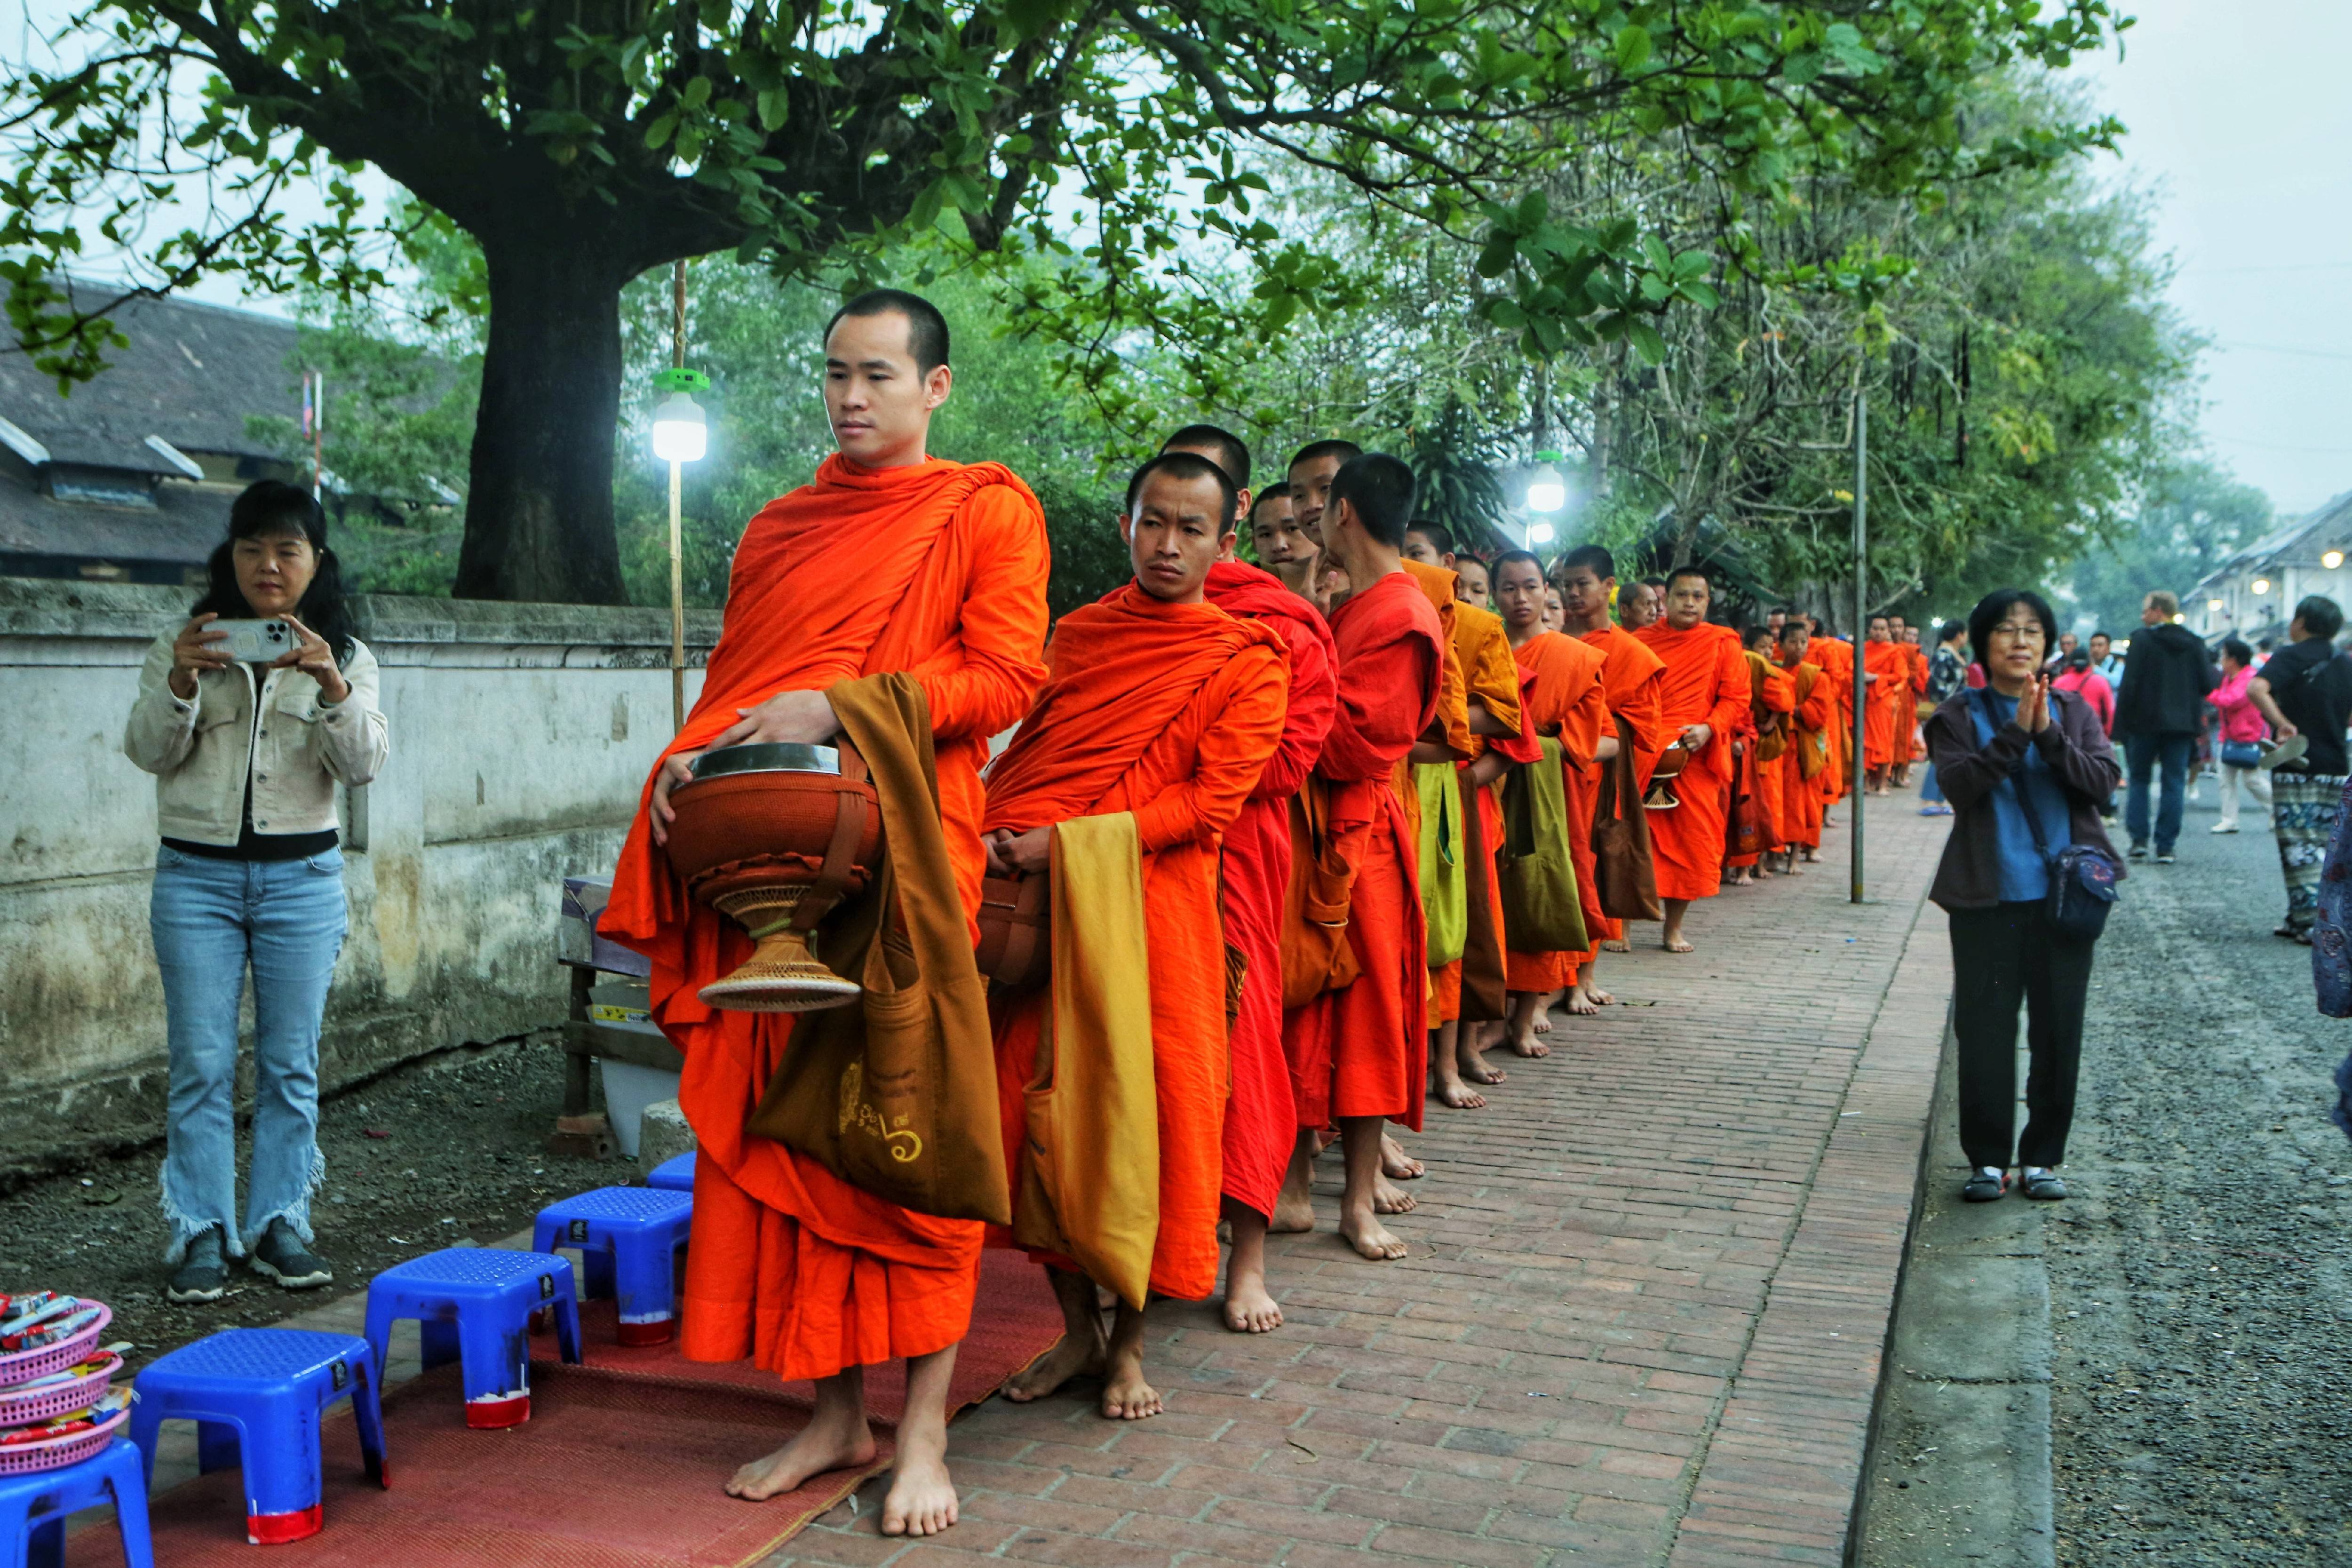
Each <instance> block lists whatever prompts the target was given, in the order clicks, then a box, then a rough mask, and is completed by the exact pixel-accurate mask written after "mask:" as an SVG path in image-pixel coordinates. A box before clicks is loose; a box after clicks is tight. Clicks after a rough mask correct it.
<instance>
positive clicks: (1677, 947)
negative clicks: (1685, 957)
mask: <svg viewBox="0 0 2352 1568" xmlns="http://www.w3.org/2000/svg"><path fill="white" fill-rule="evenodd" d="M1659 945H1660V946H1661V947H1664V949H1665V950H1666V951H1667V952H1697V951H1698V949H1696V948H1695V947H1693V946H1692V945H1691V944H1690V942H1689V941H1688V940H1687V939H1685V938H1683V937H1679V936H1670V937H1668V938H1666V939H1665V941H1664V942H1661V943H1659Z"/></svg>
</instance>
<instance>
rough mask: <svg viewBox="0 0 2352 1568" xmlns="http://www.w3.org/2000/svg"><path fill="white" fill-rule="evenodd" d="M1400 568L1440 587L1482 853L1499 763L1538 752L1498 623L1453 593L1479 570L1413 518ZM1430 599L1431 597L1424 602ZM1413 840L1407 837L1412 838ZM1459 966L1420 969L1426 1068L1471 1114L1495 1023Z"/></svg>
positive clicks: (1494, 1074)
mask: <svg viewBox="0 0 2352 1568" xmlns="http://www.w3.org/2000/svg"><path fill="white" fill-rule="evenodd" d="M1402 564H1403V566H1404V569H1405V570H1406V571H1408V572H1412V573H1413V574H1415V575H1416V576H1418V577H1420V578H1421V579H1422V581H1423V586H1424V587H1425V588H1426V587H1428V586H1430V585H1431V583H1432V581H1433V574H1445V577H1446V580H1445V581H1444V583H1443V584H1442V586H1443V588H1444V593H1445V596H1446V598H1447V599H1448V600H1449V602H1450V604H1451V608H1452V625H1451V626H1450V628H1449V629H1450V631H1451V633H1452V637H1453V655H1454V664H1455V665H1456V666H1457V667H1458V668H1460V669H1461V671H1462V678H1463V685H1464V697H1465V703H1464V706H1465V714H1466V717H1467V720H1468V726H1469V731H1470V747H1471V752H1470V755H1469V756H1468V757H1466V758H1464V759H1460V760H1457V761H1456V762H1455V763H1454V768H1455V771H1456V772H1457V773H1459V774H1460V779H1459V783H1460V785H1461V791H1462V808H1463V810H1464V811H1465V813H1468V812H1472V811H1475V812H1476V813H1478V821H1479V825H1480V827H1481V829H1482V831H1481V835H1480V837H1481V841H1482V842H1483V843H1485V844H1486V847H1487V848H1488V849H1489V851H1491V850H1492V849H1493V847H1494V846H1495V845H1496V844H1497V843H1499V842H1500V841H1501V837H1502V832H1503V807H1502V803H1501V802H1500V801H1499V800H1498V799H1497V798H1496V795H1495V790H1494V784H1495V782H1496V780H1497V779H1499V778H1500V777H1501V776H1502V773H1503V769H1504V767H1505V766H1506V764H1507V763H1514V762H1517V763H1531V762H1533V761H1535V760H1536V759H1537V758H1538V756H1540V755H1541V754H1542V753H1541V752H1540V750H1539V749H1538V747H1537V746H1536V744H1535V742H1534V740H1533V738H1532V737H1531V736H1527V735H1524V734H1523V733H1522V730H1523V725H1522V721H1521V715H1520V698H1519V689H1520V684H1521V681H1520V672H1519V667H1518V664H1517V661H1516V660H1514V659H1513V658H1512V657H1511V644H1510V639H1509V637H1507V635H1506V634H1505V631H1504V627H1503V621H1502V617H1501V616H1497V615H1496V614H1494V613H1493V612H1492V611H1490V610H1487V609H1484V608H1482V607H1480V606H1478V605H1473V604H1470V603H1468V602H1467V601H1466V600H1465V599H1464V598H1463V597H1462V596H1461V593H1462V588H1463V585H1464V584H1466V583H1467V582H1468V581H1469V578H1468V574H1467V573H1466V572H1465V571H1464V570H1463V569H1464V568H1465V567H1477V568H1478V571H1479V572H1480V573H1481V574H1484V572H1485V570H1486V569H1485V568H1484V567H1483V566H1479V565H1478V563H1477V562H1475V560H1472V559H1470V558H1469V557H1466V556H1463V555H1460V554H1458V553H1457V552H1455V550H1454V532H1453V530H1451V529H1449V528H1447V527H1446V526H1445V525H1444V523H1441V522H1433V521H1428V520H1426V519H1422V520H1417V521H1415V522H1414V523H1413V524H1412V527H1411V528H1408V529H1407V530H1405V536H1404V559H1403V563H1402ZM1435 599H1436V595H1435V594H1433V595H1432V601H1433V602H1435ZM1439 618H1440V620H1441V622H1443V621H1444V619H1445V616H1444V613H1441V615H1440V617H1439ZM1417 793H1418V792H1416V794H1417ZM1418 841H1419V840H1418V837H1417V836H1416V839H1415V842H1416V843H1417V842H1418ZM1484 881H1485V886H1486V924H1485V927H1484V930H1485V931H1488V932H1494V933H1500V931H1502V929H1503V900H1502V891H1501V889H1500V888H1499V887H1498V886H1497V884H1496V881H1495V879H1494V878H1493V877H1492V876H1491V875H1489V876H1487V877H1486V879H1484ZM1496 940H1497V941H1499V934H1498V935H1497V939H1496ZM1489 957H1490V959H1491V961H1492V962H1493V963H1495V964H1496V966H1498V967H1499V966H1500V965H1501V964H1502V963H1503V954H1502V952H1500V951H1499V949H1498V950H1497V951H1496V952H1494V953H1492V954H1491V955H1489ZM1463 962H1464V961H1463V960H1462V959H1459V958H1457V959H1454V961H1452V962H1451V963H1445V964H1442V965H1440V966H1439V967H1438V968H1435V969H1433V970H1431V971H1430V984H1431V987H1432V989H1433V993H1434V994H1433V995H1432V997H1431V998H1430V1016H1431V1017H1432V1019H1433V1021H1434V1023H1435V1026H1436V1030H1435V1038H1434V1039H1433V1040H1432V1041H1431V1043H1430V1062H1431V1065H1432V1067H1433V1068H1434V1070H1435V1077H1436V1092H1437V1096H1438V1098H1439V1099H1440V1100H1444V1102H1445V1103H1446V1104H1447V1105H1450V1106H1452V1107H1454V1109H1455V1110H1478V1109H1479V1108H1481V1107H1483V1106H1484V1105H1485V1104H1486V1096H1485V1095H1483V1094H1481V1093H1479V1092H1478V1089H1477V1088H1475V1087H1473V1086H1474V1085H1475V1086H1486V1085H1492V1084H1497V1083H1500V1082H1502V1081H1503V1074H1502V1073H1501V1072H1500V1071H1499V1070H1497V1069H1496V1068H1491V1067H1489V1066H1487V1065H1486V1056H1485V1054H1484V1052H1485V1048H1486V1037H1487V1033H1488V1030H1487V1026H1488V1024H1489V1023H1490V1022H1492V1023H1499V1022H1500V1020H1494V1019H1491V1018H1489V1019H1465V1018H1464V1017H1463V1016H1462V966H1463Z"/></svg>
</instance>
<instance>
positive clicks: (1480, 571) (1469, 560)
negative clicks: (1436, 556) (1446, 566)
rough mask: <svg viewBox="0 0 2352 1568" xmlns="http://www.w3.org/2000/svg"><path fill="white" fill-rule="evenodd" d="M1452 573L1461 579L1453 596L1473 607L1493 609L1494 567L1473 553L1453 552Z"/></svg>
mask: <svg viewBox="0 0 2352 1568" xmlns="http://www.w3.org/2000/svg"><path fill="white" fill-rule="evenodd" d="M1454 575H1455V576H1456V577H1459V578H1461V579H1462V586H1461V588H1460V589H1459V590H1458V591H1457V592H1456V594H1455V595H1454V596H1455V597H1457V598H1459V599H1460V600H1461V601H1462V602H1463V603H1464V604H1465V605H1470V606H1472V607H1473V608H1474V609H1480V610H1486V611H1490V612H1491V611H1493V610H1494V608H1495V575H1494V569H1493V568H1492V567H1490V566H1488V565H1487V564H1486V563H1485V562H1484V561H1481V560H1479V559H1478V558H1477V557H1476V556H1475V555H1466V554H1463V553H1461V552H1458V551H1457V552H1454Z"/></svg>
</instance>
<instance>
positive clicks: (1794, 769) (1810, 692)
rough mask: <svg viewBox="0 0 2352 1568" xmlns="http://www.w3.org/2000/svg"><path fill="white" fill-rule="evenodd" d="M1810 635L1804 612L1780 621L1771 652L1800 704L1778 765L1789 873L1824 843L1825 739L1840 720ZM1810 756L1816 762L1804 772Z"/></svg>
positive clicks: (1810, 858) (1791, 717)
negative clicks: (1809, 774) (1814, 656)
mask: <svg viewBox="0 0 2352 1568" xmlns="http://www.w3.org/2000/svg"><path fill="white" fill-rule="evenodd" d="M1811 641H1812V639H1811V636H1810V634H1809V632H1808V630H1807V627H1806V625H1805V622H1804V620H1803V618H1802V617H1801V616H1790V618H1789V619H1788V620H1787V621H1785V622H1784V623H1782V625H1781V626H1780V637H1779V639H1778V641H1777V642H1776V644H1775V646H1774V652H1773V658H1774V659H1775V661H1776V662H1777V663H1778V664H1779V665H1780V668H1781V669H1783V670H1784V671H1786V672H1787V673H1788V676H1789V681H1790V691H1791V694H1792V695H1793V696H1794V697H1795V699H1796V707H1795V708H1794V709H1793V710H1790V715H1789V748H1788V750H1787V751H1785V752H1781V753H1780V762H1779V763H1777V764H1776V765H1777V766H1778V767H1779V768H1780V809H1781V816H1780V842H1781V845H1782V846H1783V847H1784V848H1785V849H1786V851H1787V854H1788V863H1787V866H1786V869H1787V871H1788V873H1789V875H1790V876H1792V877H1794V876H1799V875H1801V872H1799V871H1798V869H1797V860H1798V858H1799V856H1800V855H1801V856H1802V857H1803V858H1805V859H1806V860H1807V861H1813V860H1817V859H1819V858H1821V857H1820V853H1819V851H1820V849H1821V847H1822V789H1821V784H1820V780H1821V775H1822V773H1826V772H1827V771H1828V757H1829V748H1828V746H1827V745H1826V744H1825V742H1827V740H1828V738H1829V732H1830V731H1831V729H1832V726H1833V725H1834V724H1835V723H1836V721H1837V709H1836V707H1835V706H1834V705H1833V704H1832V701H1831V692H1832V689H1833V687H1832V682H1831V680H1830V679H1829V676H1828V674H1827V673H1826V672H1825V671H1824V670H1823V669H1822V667H1821V666H1820V665H1817V664H1815V663H1813V662H1812V659H1811ZM1808 759H1811V762H1812V763H1814V764H1816V765H1815V767H1814V773H1813V776H1812V777H1811V778H1807V777H1806V776H1805V768H1806V766H1807V765H1808Z"/></svg>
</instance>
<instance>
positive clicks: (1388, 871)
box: [1284, 572, 1445, 1131]
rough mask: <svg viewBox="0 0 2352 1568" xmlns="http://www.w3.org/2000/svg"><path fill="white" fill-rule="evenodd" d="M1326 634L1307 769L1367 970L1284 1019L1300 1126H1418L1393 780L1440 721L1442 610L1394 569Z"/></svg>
mask: <svg viewBox="0 0 2352 1568" xmlns="http://www.w3.org/2000/svg"><path fill="white" fill-rule="evenodd" d="M1331 637H1332V640H1333V642H1334V643H1335V644H1336V645H1337V647H1338V649H1339V712H1338V716H1337V717H1336V718H1335V719H1334V720H1333V721H1332V723H1331V732H1330V733H1329V734H1328V736H1326V737H1325V738H1324V742H1323V755H1322V757H1321V759H1320V760H1319V761H1318V762H1317V763H1316V764H1315V769H1316V772H1317V773H1320V774H1321V775H1322V776H1323V777H1324V778H1325V779H1326V780H1328V781H1329V783H1330V784H1332V786H1333V788H1332V790H1331V823H1330V826H1331V835H1332V839H1333V842H1335V843H1336V844H1337V845H1339V849H1340V853H1341V854H1343V855H1344V856H1346V858H1347V859H1348V861H1349V864H1350V865H1351V866H1353V867H1354V868H1355V872H1356V879H1355V886H1354V889H1353V890H1352V891H1351V892H1350V894H1349V900H1348V941H1349V944H1350V945H1351V946H1352V947H1353V948H1354V949H1355V952H1356V959H1357V963H1359V964H1360V967H1361V974H1360V977H1359V978H1358V979H1357V980H1356V981H1355V982H1354V983H1353V984H1349V985H1346V986H1343V987H1341V988H1340V989H1339V990H1337V991H1326V992H1324V993H1323V994H1321V995H1319V996H1318V997H1316V998H1315V999H1314V1000H1313V1001H1311V1002H1308V1003H1307V1004H1306V1005H1303V1006H1300V1007H1297V1008H1293V1009H1292V1010H1291V1012H1290V1013H1289V1014H1288V1015H1287V1016H1286V1018H1285V1020H1284V1032H1285V1034H1286V1037H1288V1038H1289V1039H1290V1040H1291V1041H1292V1043H1293V1044H1294V1046H1295V1047H1296V1053H1297V1056H1296V1059H1297V1068H1298V1089H1299V1104H1298V1124H1299V1125H1300V1126H1301V1127H1325V1126H1328V1125H1329V1124H1330V1123H1331V1121H1333V1120H1334V1119H1336V1118H1339V1117H1343V1116H1385V1117H1388V1118H1390V1119H1391V1120H1393V1121H1402V1122H1403V1123H1404V1124H1405V1125H1406V1126H1408V1127H1411V1128H1413V1129H1415V1130H1416V1131H1418V1130H1419V1128H1420V1126H1421V1109H1422V1097H1423V1092H1424V1090H1425V1088H1426V1085H1425V1084H1424V1082H1423V1076H1424V1075H1425V1074H1426V1072H1427V1071H1428V1065H1429V1064H1428V1058H1429V1018H1428V1010H1427V1007H1426V1006H1425V1005H1424V1004H1423V995H1424V994H1425V991H1424V988H1425V987H1426V986H1427V984H1428V983H1429V975H1428V960H1427V952H1428V931H1427V930H1426V928H1425V926H1424V923H1423V919H1422V911H1421V893H1420V884H1419V880H1418V877H1417V874H1416V872H1415V868H1414V865H1413V859H1414V856H1415V853H1416V845H1415V842H1414V840H1413V838H1412V836H1411V835H1410V834H1409V833H1408V831H1407V824H1406V821H1405V815H1404V809H1403V807H1402V805H1400V804H1399V803H1398V800H1397V795H1396V789H1395V785H1394V778H1395V773H1396V767H1397V763H1399V762H1400V761H1402V759H1403V757H1404V755H1405V753H1406V752H1410V751H1412V746H1413V742H1415V741H1417V740H1418V739H1420V738H1421V735H1422V733H1423V731H1426V730H1427V729H1428V728H1429V726H1430V723H1431V721H1433V719H1434V718H1435V717H1436V716H1437V709H1438V689H1439V682H1440V681H1441V680H1442V679H1444V668H1445V647H1444V642H1443V641H1442V639H1441V633H1440V629H1439V626H1438V619H1437V611H1436V610H1435V609H1434V608H1433V607H1432V606H1431V605H1430V602H1429V599H1428V596H1427V595H1424V594H1423V592H1422V591H1421V589H1420V588H1419V587H1418V586H1417V585H1416V584H1414V582H1413V579H1412V577H1410V576H1408V575H1406V574H1404V573H1402V572H1391V573H1390V574H1388V575H1386V576H1384V577H1382V578H1381V579H1380V580H1379V581H1378V582H1376V583H1373V584H1371V585H1370V587H1366V588H1360V589H1358V590H1357V591H1356V592H1355V593H1353V594H1351V595H1349V597H1348V599H1347V602H1346V603H1344V604H1342V605H1339V608H1338V609H1336V610H1334V611H1333V612H1332V613H1331Z"/></svg>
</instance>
